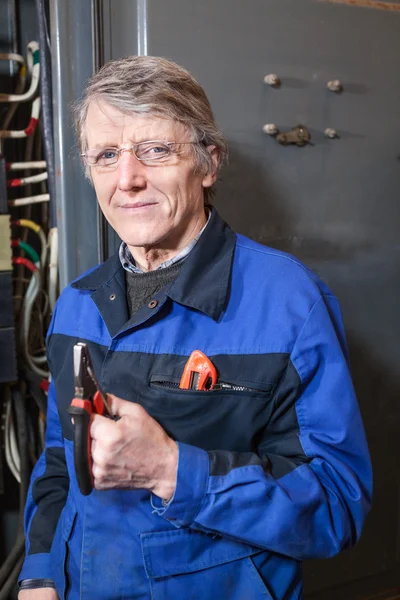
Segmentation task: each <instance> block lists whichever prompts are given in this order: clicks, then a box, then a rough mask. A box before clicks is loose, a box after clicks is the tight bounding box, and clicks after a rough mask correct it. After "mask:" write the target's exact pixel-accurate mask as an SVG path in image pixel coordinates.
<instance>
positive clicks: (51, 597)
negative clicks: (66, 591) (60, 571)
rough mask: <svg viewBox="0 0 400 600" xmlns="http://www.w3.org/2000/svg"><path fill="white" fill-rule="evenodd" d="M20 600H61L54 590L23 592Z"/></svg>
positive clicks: (20, 594) (20, 593) (38, 589)
mask: <svg viewBox="0 0 400 600" xmlns="http://www.w3.org/2000/svg"><path fill="white" fill-rule="evenodd" d="M18 600H60V599H59V597H58V594H57V592H56V590H55V589H54V588H37V589H35V590H21V591H20V592H19V594H18Z"/></svg>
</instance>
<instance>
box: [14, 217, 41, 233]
mask: <svg viewBox="0 0 400 600" xmlns="http://www.w3.org/2000/svg"><path fill="white" fill-rule="evenodd" d="M19 224H20V225H22V226H23V227H29V229H33V231H34V232H35V233H39V231H40V230H41V227H40V226H39V225H38V224H37V223H35V222H34V221H30V220H29V219H19Z"/></svg>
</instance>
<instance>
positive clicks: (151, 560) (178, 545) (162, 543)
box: [141, 529, 261, 579]
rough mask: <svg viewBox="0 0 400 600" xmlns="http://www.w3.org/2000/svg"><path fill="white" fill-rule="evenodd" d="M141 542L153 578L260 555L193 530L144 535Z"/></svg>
mask: <svg viewBox="0 0 400 600" xmlns="http://www.w3.org/2000/svg"><path fill="white" fill-rule="evenodd" d="M141 539H142V551H143V559H144V567H145V569H146V574H147V577H149V578H154V579H156V578H157V577H167V576H169V575H179V574H183V573H191V572H194V571H200V570H201V569H208V568H209V567H214V566H217V565H222V564H224V563H228V562H231V561H233V560H238V559H239V558H244V557H245V556H251V555H252V554H258V553H259V552H261V550H260V548H256V547H254V546H249V545H247V544H241V543H239V542H236V541H231V540H227V539H224V538H222V537H221V536H219V535H214V534H209V533H203V532H201V531H195V530H193V529H176V530H173V531H158V532H154V533H143V534H141Z"/></svg>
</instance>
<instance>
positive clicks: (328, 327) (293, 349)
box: [19, 57, 371, 600]
mask: <svg viewBox="0 0 400 600" xmlns="http://www.w3.org/2000/svg"><path fill="white" fill-rule="evenodd" d="M77 114H78V119H77V121H78V132H79V137H80V144H81V151H82V157H83V160H84V163H85V167H86V169H87V174H88V177H89V178H90V180H91V181H92V183H93V185H94V187H95V190H96V193H97V198H98V201H99V203H100V206H101V209H102V211H103V213H104V215H105V217H106V218H107V220H108V222H109V223H110V224H111V226H112V227H113V228H114V229H115V231H116V232H117V233H118V235H119V236H120V238H121V239H122V240H123V241H122V244H121V247H120V248H119V252H117V253H116V254H115V256H113V257H111V258H110V259H109V260H107V261H106V262H105V263H104V264H102V265H100V266H98V267H96V268H95V269H93V270H92V271H90V272H89V273H87V274H85V275H84V276H82V277H80V278H79V279H77V280H76V281H75V282H73V283H72V284H71V285H70V286H69V287H67V288H66V289H65V290H64V291H63V293H62V295H61V297H60V299H59V301H58V303H57V307H56V310H55V313H54V316H53V320H52V323H51V326H50V329H49V333H48V357H49V365H50V368H51V373H52V382H51V386H50V390H49V398H48V418H47V434H46V449H45V452H44V454H43V455H42V457H41V458H40V460H39V462H38V464H37V465H36V467H35V470H34V473H33V477H32V483H31V488H30V491H29V495H28V501H27V507H26V537H27V552H26V560H25V563H24V566H23V569H22V573H21V577H20V581H21V591H20V593H19V598H20V600H25V599H28V600H33V599H35V598H39V599H40V600H45V599H48V600H53V599H56V598H58V597H59V598H68V599H69V600H77V599H78V598H79V599H96V600H101V599H104V600H106V599H107V600H114V599H115V600H117V599H121V600H122V599H124V600H128V599H150V598H151V599H153V600H164V599H169V598H171V599H175V598H180V599H181V598H182V599H186V598H187V599H197V598H198V599H201V600H215V599H224V600H225V599H226V600H239V598H240V599H243V598H245V599H246V600H253V599H254V600H256V599H261V598H272V599H274V600H278V599H282V600H283V599H285V600H291V599H298V598H301V597H302V583H301V562H300V561H302V560H303V559H307V558H316V557H329V556H333V555H334V554H336V553H337V552H339V551H340V550H341V549H343V548H348V547H350V546H352V545H353V544H354V543H355V542H356V540H357V539H358V537H359V535H360V533H361V529H362V526H363V523H364V519H365V515H366V513H367V512H368V509H369V505H370V496H371V469H370V462H369V456H368V449H367V445H366V442H365V437H364V431H363V426H362V422H361V418H360V414H359V409H358V406H357V401H356V398H355V396H354V391H353V387H352V383H351V378H350V375H349V366H348V356H347V349H346V342H345V338H344V333H343V326H342V322H341V317H340V309H339V305H338V302H337V300H336V299H335V297H334V296H333V295H332V293H331V292H330V290H329V289H328V288H327V287H326V285H325V284H324V283H323V282H321V280H320V279H319V278H318V277H317V276H316V275H314V274H313V273H312V272H311V271H309V270H308V269H307V268H306V267H305V266H304V265H303V264H301V263H300V262H299V261H298V260H296V259H295V258H293V257H291V256H289V255H287V254H283V253H282V252H278V251H276V250H273V249H270V248H266V247H264V246H261V245H259V244H257V243H255V242H253V241H252V240H250V239H247V238H245V237H243V236H242V235H236V234H235V233H234V232H233V231H232V230H231V229H230V228H229V227H228V225H227V224H226V223H224V221H222V219H221V218H220V217H219V215H218V213H217V211H216V210H215V209H214V208H212V207H211V204H210V198H211V196H212V192H213V185H214V183H215V180H216V177H217V173H218V170H219V168H220V166H221V164H222V163H223V162H224V160H225V156H226V144H225V141H224V137H223V135H222V134H221V132H220V131H219V130H218V128H217V127H216V125H215V122H214V118H213V114H212V111H211V108H210V105H209V103H208V100H207V98H206V95H205V93H204V91H203V89H202V88H201V87H200V86H199V84H198V83H197V82H196V81H195V80H194V79H193V77H192V76H191V75H190V74H189V73H188V72H187V71H185V70H184V69H183V68H181V67H179V66H178V65H176V64H174V63H172V62H169V61H167V60H165V59H162V58H155V57H131V58H125V59H123V60H118V61H114V62H111V63H108V64H106V65H105V66H104V67H103V68H102V69H101V70H100V71H99V72H98V73H97V74H95V75H94V76H93V77H92V79H91V80H90V81H89V84H88V87H87V89H86V93H85V96H84V98H83V100H82V102H81V103H80V105H79V107H78V112H77ZM82 201H84V199H82ZM244 201H245V199H244ZM77 342H85V343H86V344H87V345H88V348H89V350H90V353H91V357H92V362H93V368H94V371H95V373H96V376H97V379H98V381H99V383H100V385H101V387H102V389H103V390H104V392H107V394H108V399H109V402H110V404H111V405H112V411H113V413H114V414H115V415H116V416H119V417H120V419H119V420H112V419H109V418H106V417H103V416H100V415H96V416H94V418H93V419H92V423H91V428H90V435H91V444H92V445H91V452H92V458H93V477H94V488H95V489H94V490H93V492H92V493H91V494H90V495H87V496H84V495H82V493H81V492H80V490H79V486H78V483H77V477H76V472H75V468H74V448H73V439H74V424H73V423H72V422H71V418H70V415H69V414H68V412H67V411H68V407H69V405H70V403H71V399H72V397H73V395H74V387H73V365H72V355H73V346H74V345H75V344H76V343H77ZM194 350H200V351H201V352H203V353H204V354H205V355H206V356H207V357H208V359H209V361H210V362H211V363H212V364H211V366H212V367H213V368H215V369H216V377H217V381H214V382H213V384H212V385H209V386H208V387H209V389H204V388H202V389H197V386H196V385H194V386H189V389H187V388H183V387H182V386H181V387H180V381H181V376H182V373H183V371H184V368H185V364H186V363H187V360H188V358H189V356H190V355H191V353H192V352H193V351H194ZM193 388H194V389H193ZM38 588H39V589H38Z"/></svg>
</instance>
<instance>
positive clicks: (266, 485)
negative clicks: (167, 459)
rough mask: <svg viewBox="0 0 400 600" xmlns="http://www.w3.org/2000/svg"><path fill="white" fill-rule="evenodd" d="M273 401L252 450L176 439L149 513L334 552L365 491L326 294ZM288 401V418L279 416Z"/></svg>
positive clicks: (355, 520) (317, 553) (353, 535)
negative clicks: (172, 471) (162, 502)
mask: <svg viewBox="0 0 400 600" xmlns="http://www.w3.org/2000/svg"><path fill="white" fill-rule="evenodd" d="M294 375H295V377H294ZM296 379H297V384H296V385H295V384H294V382H295V381H296ZM274 401H275V405H274V415H273V418H272V419H271V421H273V420H274V419H275V423H277V422H279V423H280V430H279V431H280V433H279V435H276V428H275V433H273V432H269V430H268V428H267V429H266V431H265V432H263V436H262V439H261V441H260V444H259V452H258V454H257V455H256V454H254V455H252V454H251V453H249V454H246V455H240V454H238V453H234V452H232V453H229V452H226V451H215V452H206V451H204V450H202V449H200V448H196V447H194V446H190V445H186V444H181V443H180V444H179V464H178V475H177V486H176V492H175V495H174V498H173V500H172V501H171V502H170V503H169V504H168V505H167V506H165V507H164V508H160V509H158V511H157V512H159V514H160V515H161V516H163V517H164V518H165V519H167V520H168V521H170V522H171V523H173V524H174V525H175V526H176V527H184V526H186V527H187V526H188V527H191V528H194V529H198V530H202V531H206V532H213V533H217V534H220V535H222V536H227V537H229V538H234V539H236V540H237V541H239V542H244V543H248V544H251V545H254V546H258V547H260V548H263V549H266V550H269V551H272V552H277V553H280V554H284V555H286V556H290V557H292V558H295V559H298V560H304V559H308V558H323V557H330V556H333V555H335V554H336V553H337V552H339V551H340V550H341V549H343V548H344V547H350V546H352V545H353V544H355V542H356V541H357V539H358V538H359V536H360V534H361V530H362V527H363V523H364V520H365V517H366V515H367V513H368V511H369V508H370V503H371V491H372V472H371V464H370V459H369V452H368V447H367V443H366V439H365V434H364V429H363V424H362V421H361V416H360V412H359V408H358V403H357V399H356V397H355V394H354V389H353V385H352V381H351V377H350V373H349V365H348V356H347V348H346V342H345V337H344V332H343V325H342V320H341V315H340V308H339V305H338V302H337V300H336V299H335V298H334V297H333V296H323V297H321V298H320V300H318V301H317V302H316V303H315V305H314V306H313V308H312V310H311V312H310V314H309V316H308V318H307V320H306V322H305V323H304V326H303V328H302V330H301V332H300V335H299V336H298V339H297V340H296V342H295V344H294V347H293V349H292V352H291V355H290V360H289V364H288V368H287V370H286V374H285V376H284V377H283V378H282V381H281V382H280V385H279V386H278V389H277V392H276V394H275V397H274ZM289 404H291V408H292V409H293V407H294V408H295V411H292V412H293V414H295V415H296V416H295V419H294V420H295V423H293V422H292V421H291V420H290V419H287V418H286V416H287V415H288V414H289V412H290V410H289V409H290V406H289ZM294 440H296V441H294ZM296 444H297V447H298V448H300V450H301V451H300V452H298V451H297V452H296V451H295V448H296ZM282 473H283V474H282Z"/></svg>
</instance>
